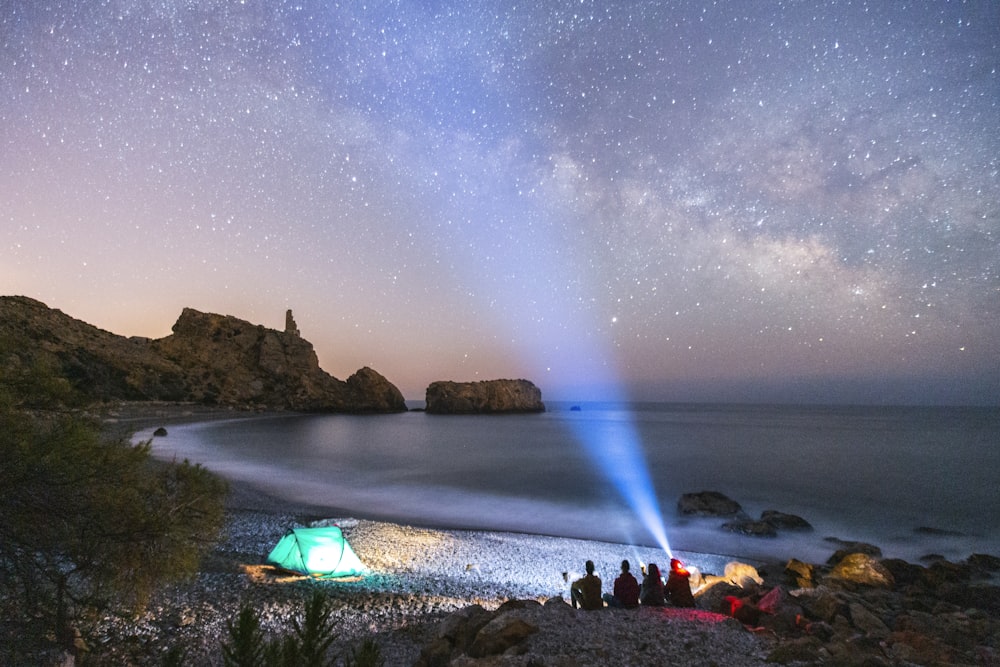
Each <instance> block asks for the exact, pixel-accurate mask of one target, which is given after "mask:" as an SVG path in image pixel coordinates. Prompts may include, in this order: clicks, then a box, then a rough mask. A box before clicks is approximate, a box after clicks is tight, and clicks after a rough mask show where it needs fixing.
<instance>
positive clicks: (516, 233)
mask: <svg viewBox="0 0 1000 667" xmlns="http://www.w3.org/2000/svg"><path fill="white" fill-rule="evenodd" d="M0 8H2V10H0V293H2V294H23V295H26V296H30V297H32V298H36V299H38V300H40V301H43V302H45V303H46V304H47V305H49V306H50V307H53V308H58V309H60V310H62V311H63V312H65V313H67V314H69V315H71V316H73V317H76V318H78V319H82V320H84V321H87V322H89V323H91V324H94V325H96V326H99V327H101V328H103V329H107V330H109V331H113V332H115V333H118V334H122V335H138V336H149V337H162V336H166V335H168V334H169V333H170V328H171V326H172V325H173V323H174V321H176V318H177V317H178V315H179V314H180V311H181V309H182V308H184V307H186V306H189V307H192V308H196V309H198V310H202V311H207V312H215V313H222V314H228V315H234V316H237V317H240V318H243V319H246V320H250V321H252V322H255V323H259V324H263V325H265V326H268V327H271V328H275V329H283V328H284V321H285V310H286V309H289V308H290V309H292V310H293V312H294V315H295V319H296V322H297V324H298V327H299V329H300V330H301V332H302V336H303V337H304V338H306V339H307V340H309V341H311V342H312V343H313V344H314V346H315V348H316V352H317V354H318V356H319V361H320V364H321V366H322V367H323V368H324V369H325V370H327V371H328V372H330V373H331V374H333V375H335V376H336V377H339V378H341V379H343V378H346V377H347V376H348V375H350V374H351V373H353V372H354V371H355V370H356V369H358V368H360V367H361V366H365V365H367V366H371V367H373V368H375V369H376V370H378V371H379V372H381V373H382V374H383V375H385V376H386V377H387V378H388V379H389V380H390V381H392V382H393V383H395V384H396V385H397V386H398V387H399V388H400V389H401V390H402V391H403V393H404V395H405V396H406V397H407V398H412V399H419V398H422V397H423V393H424V389H425V388H426V386H427V384H429V383H430V382H432V381H435V380H441V379H451V380H462V381H466V380H481V379H492V378H504V377H526V378H528V379H531V380H533V381H534V382H535V383H536V384H537V385H538V386H539V387H540V388H541V389H542V392H543V398H545V399H549V400H557V399H563V400H596V399H601V398H629V399H635V400H671V401H673V400H676V401H755V402H764V401H778V402H787V401H793V402H794V401H805V402H832V403H844V402H849V403H931V404H934V403H951V404H954V403H977V404H983V403H985V404H992V405H996V404H1000V196H998V195H1000V3H997V2H994V1H992V0H968V1H965V2H961V1H953V2H944V1H938V2H934V1H931V0H927V1H922V2H905V1H903V0H898V1H896V0H894V1H893V2H882V1H879V0H870V1H867V2H866V1H864V0H854V1H848V0H845V1H839V2H832V1H831V2H808V1H796V2H792V1H786V2H780V1H774V2H769V1H761V2H670V1H666V0H656V1H650V2H629V1H626V0H622V1H620V2H592V1H590V0H553V1H551V2H548V1H545V2H538V1H532V2H504V1H502V0H491V1H486V0H461V1H457V0H456V1H454V2H448V1H427V2H405V1H397V2H386V1H382V0H370V1H368V2H362V1H358V2H353V1H352V2H333V1H331V0H267V1H265V0H198V1H197V2H195V1H192V0H152V1H146V0H81V1H72V2H71V1H69V0H66V1H63V2H59V1H47V0H38V1H37V2H27V1H24V0H0Z"/></svg>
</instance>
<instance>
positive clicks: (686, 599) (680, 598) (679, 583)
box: [667, 558, 694, 607]
mask: <svg viewBox="0 0 1000 667" xmlns="http://www.w3.org/2000/svg"><path fill="white" fill-rule="evenodd" d="M690 579H691V573H690V572H688V571H687V570H686V569H685V568H684V565H683V564H682V563H681V562H680V561H679V560H677V559H676V558H672V559H670V575H669V576H668V577H667V597H669V598H670V603H671V604H673V605H674V606H675V607H693V606H694V596H693V595H691V581H690Z"/></svg>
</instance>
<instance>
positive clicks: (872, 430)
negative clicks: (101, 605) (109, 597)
mask: <svg viewBox="0 0 1000 667" xmlns="http://www.w3.org/2000/svg"><path fill="white" fill-rule="evenodd" d="M548 408H549V409H548V411H547V412H545V413H542V414H530V415H509V416H436V415H429V414H426V413H424V412H419V411H411V412H408V413H403V414H398V415H381V416H346V415H322V416H319V415H308V416H278V417H256V418H245V419H234V420H227V421H221V422H218V421H217V422H207V423H200V424H190V425H184V426H174V427H172V428H170V432H169V435H168V436H167V437H162V438H155V439H154V452H155V454H156V455H157V456H159V457H163V458H174V457H178V458H188V459H190V460H192V461H195V462H199V463H202V464H204V465H206V466H207V467H208V468H209V469H211V470H214V471H216V472H217V473H219V474H221V475H223V476H226V477H230V478H233V479H240V480H244V481H249V482H253V483H255V484H257V485H259V486H260V487H262V488H263V489H265V490H267V491H269V492H271V493H274V494H276V495H278V496H279V497H283V498H287V499H288V500H293V501H296V502H308V503H314V504H318V505H324V506H327V507H329V508H335V509H331V513H334V512H335V513H336V514H335V515H336V516H344V515H345V514H346V515H350V516H356V517H363V518H376V519H389V520H393V521H398V522H404V523H411V524H416V525H430V526H447V527H452V528H474V529H489V530H513V531H520V532H529V533H538V534H544V535H559V536H566V537H584V538H588V539H596V540H604V541H611V542H625V543H632V544H642V545H653V544H654V543H655V542H654V540H653V538H652V537H651V535H650V533H649V531H648V530H647V529H646V527H645V526H644V525H643V524H642V522H641V521H640V520H639V519H638V518H637V517H636V515H635V513H634V512H633V511H632V510H631V509H630V508H629V506H628V505H627V504H626V503H625V502H624V500H623V499H622V496H621V494H620V493H619V492H618V490H617V489H616V488H615V487H614V486H613V484H611V483H610V482H609V481H608V479H607V477H606V476H605V474H604V471H603V470H602V469H601V468H600V466H598V465H596V464H595V462H594V461H593V459H592V458H591V457H590V456H589V455H588V454H587V452H586V451H585V449H584V447H583V446H582V445H581V443H580V442H579V441H578V438H577V435H576V434H578V433H581V432H586V431H587V430H590V429H592V430H594V431H596V432H601V433H614V432H615V431H616V429H620V430H623V432H624V431H631V430H632V429H634V432H635V433H637V434H638V436H639V440H640V441H641V445H640V446H641V448H642V451H643V454H644V458H645V461H646V462H647V464H648V470H649V473H650V477H651V479H652V480H653V483H654V486H655V493H656V496H657V498H658V500H659V504H660V507H661V509H662V520H663V523H664V525H665V526H666V531H667V535H668V538H669V540H670V543H671V546H672V547H673V548H674V549H678V550H684V551H695V552H704V553H715V554H732V555H739V556H743V557H765V556H772V557H773V556H776V557H780V558H788V557H797V558H800V559H803V560H811V561H813V562H821V561H825V560H826V558H827V557H828V556H829V555H830V554H831V553H832V552H833V551H834V550H835V549H836V548H838V547H837V546H836V545H834V544H832V543H831V542H829V541H827V540H826V539H824V538H828V537H835V538H839V539H842V540H860V541H866V542H871V543H874V544H876V545H878V546H880V547H881V548H882V550H883V553H884V554H885V555H886V556H891V557H901V558H906V559H908V560H911V561H916V560H917V559H918V558H920V557H921V556H924V555H927V554H940V555H943V556H945V557H947V558H949V559H952V560H960V559H963V558H965V557H967V556H968V555H970V554H971V553H992V554H998V555H1000V409H994V408H915V407H912V408H911V407H903V408H898V407H894V408H885V407H802V406H795V407H790V406H756V405H755V406H748V405H683V404H628V405H612V404H601V403H582V404H578V405H571V404H562V403H552V404H549V405H548ZM138 435H139V436H140V437H143V438H145V437H150V435H151V434H150V433H140V434H138ZM705 490H713V491H720V492H722V493H724V494H726V495H727V496H729V497H730V498H732V499H734V500H736V501H737V502H739V503H740V504H742V506H743V508H744V510H745V511H746V512H747V513H748V514H750V515H752V516H755V517H756V516H758V515H759V514H760V512H761V511H763V510H768V509H774V510H779V511H782V512H788V513H792V514H797V515H799V516H801V517H803V518H804V519H806V520H807V521H809V522H810V523H811V524H812V525H813V526H814V527H815V530H814V531H812V532H809V533H786V534H784V535H782V536H779V537H778V538H770V539H769V538H750V537H743V536H738V535H734V534H731V533H728V532H724V531H722V530H720V528H719V525H720V524H721V521H720V520H718V519H697V520H692V519H686V518H683V517H680V516H678V514H677V510H676V505H677V499H678V498H679V497H680V495H681V494H683V493H686V492H696V491H705Z"/></svg>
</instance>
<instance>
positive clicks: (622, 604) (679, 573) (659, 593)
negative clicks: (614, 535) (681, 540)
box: [570, 558, 694, 609]
mask: <svg viewBox="0 0 1000 667" xmlns="http://www.w3.org/2000/svg"><path fill="white" fill-rule="evenodd" d="M631 569H632V568H631V565H629V562H628V561H627V560H623V561H622V572H621V574H619V575H618V577H617V578H616V579H615V586H614V592H613V593H605V594H603V595H602V594H601V578H600V577H598V576H597V575H596V574H594V562H593V561H590V560H588V561H587V563H586V570H587V574H586V575H584V576H583V577H581V578H580V579H577V580H576V581H574V582H573V584H572V586H571V587H570V598H571V600H572V602H573V608H574V609H576V608H580V609H603V608H604V603H605V602H606V603H607V604H608V606H609V607H617V608H623V609H635V608H636V607H638V606H639V605H644V606H649V607H663V606H665V605H666V604H667V603H668V602H669V603H670V604H672V605H673V606H675V607H693V606H694V596H693V595H692V594H691V585H690V583H689V579H690V577H691V575H690V573H688V571H687V570H685V569H684V566H683V564H681V562H680V561H679V560H677V559H676V558H672V559H671V560H670V575H669V576H668V577H667V582H666V584H664V582H663V577H662V576H661V575H660V568H659V567H657V566H656V563H650V564H649V566H648V567H647V568H645V569H644V570H643V577H642V585H641V586H640V585H639V582H638V581H636V578H635V576H633V574H632V573H631V572H630V570H631Z"/></svg>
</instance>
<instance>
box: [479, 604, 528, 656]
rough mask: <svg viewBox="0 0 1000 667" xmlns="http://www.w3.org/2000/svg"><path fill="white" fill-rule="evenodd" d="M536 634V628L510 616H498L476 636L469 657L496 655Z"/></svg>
mask: <svg viewBox="0 0 1000 667" xmlns="http://www.w3.org/2000/svg"><path fill="white" fill-rule="evenodd" d="M536 632H538V627H537V626H535V625H532V624H531V623H528V622H527V621H524V620H523V619H520V618H517V617H516V616H513V615H510V614H498V615H497V617H496V618H494V619H493V620H491V621H490V622H489V623H487V624H486V625H484V626H483V628H482V629H481V630H480V631H479V632H478V633H477V634H476V639H475V641H473V642H472V646H470V647H469V656H470V657H473V658H483V657H486V656H488V655H498V654H500V653H503V652H504V651H506V650H507V649H509V648H510V647H512V646H516V645H517V644H519V643H521V641H523V640H524V639H526V638H527V637H530V636H531V635H533V634H535V633H536Z"/></svg>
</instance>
